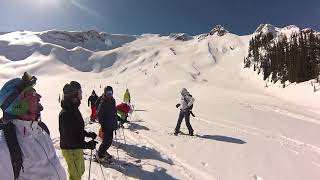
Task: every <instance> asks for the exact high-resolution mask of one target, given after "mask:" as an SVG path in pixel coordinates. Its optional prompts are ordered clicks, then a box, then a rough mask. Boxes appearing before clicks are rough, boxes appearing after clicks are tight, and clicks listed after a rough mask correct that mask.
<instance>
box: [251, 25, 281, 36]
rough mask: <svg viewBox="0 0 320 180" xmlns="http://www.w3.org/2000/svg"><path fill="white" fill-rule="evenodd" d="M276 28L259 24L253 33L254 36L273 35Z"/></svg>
mask: <svg viewBox="0 0 320 180" xmlns="http://www.w3.org/2000/svg"><path fill="white" fill-rule="evenodd" d="M275 32H276V27H274V26H273V25H272V24H260V25H259V26H258V28H257V29H256V30H255V31H254V33H255V34H259V33H273V34H275Z"/></svg>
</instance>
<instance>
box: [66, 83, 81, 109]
mask: <svg viewBox="0 0 320 180" xmlns="http://www.w3.org/2000/svg"><path fill="white" fill-rule="evenodd" d="M63 99H64V100H71V101H72V102H73V103H79V104H80V102H81V100H82V90H81V85H80V84H79V83H78V82H76V81H71V82H70V83H67V84H65V85H64V87H63Z"/></svg>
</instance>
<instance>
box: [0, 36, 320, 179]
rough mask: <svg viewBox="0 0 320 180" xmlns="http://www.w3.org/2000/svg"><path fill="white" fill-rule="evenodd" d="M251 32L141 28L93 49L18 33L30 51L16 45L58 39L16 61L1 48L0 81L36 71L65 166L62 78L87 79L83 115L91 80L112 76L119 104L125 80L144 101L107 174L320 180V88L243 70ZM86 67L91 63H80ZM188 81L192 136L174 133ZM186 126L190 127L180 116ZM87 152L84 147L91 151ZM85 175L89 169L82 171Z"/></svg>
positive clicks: (107, 81) (101, 82)
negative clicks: (191, 33) (178, 34)
mask: <svg viewBox="0 0 320 180" xmlns="http://www.w3.org/2000/svg"><path fill="white" fill-rule="evenodd" d="M251 36H252V35H248V36H237V35H235V34H232V33H226V34H224V35H223V36H219V35H218V34H213V35H206V36H201V37H202V38H201V39H199V38H197V37H195V38H193V39H191V40H188V41H179V40H174V38H170V37H161V36H158V35H142V36H139V37H138V38H137V39H136V40H134V41H131V42H129V43H126V44H123V45H122V46H121V47H117V48H115V49H112V50H108V51H97V52H96V51H91V50H89V49H90V48H88V49H87V48H86V49H84V48H81V47H75V48H73V49H68V48H64V47H62V46H60V45H55V44H49V43H44V42H43V41H42V40H41V39H40V40H39V39H37V40H34V41H31V40H30V42H28V43H25V42H22V41H21V42H20V44H23V43H25V44H24V45H21V46H16V47H15V48H16V51H15V52H17V53H16V54H17V55H16V56H22V55H24V54H23V53H26V52H25V51H22V50H20V49H19V47H21V48H22V49H23V48H26V49H28V44H31V47H33V46H35V45H34V44H36V43H38V44H39V47H41V46H43V45H44V44H45V45H48V46H50V48H51V47H53V48H52V49H51V50H50V52H49V53H39V52H41V50H39V48H38V51H35V52H33V53H32V55H29V56H27V58H26V59H23V60H19V58H17V59H18V60H19V61H17V60H14V59H10V58H12V56H13V55H12V56H8V55H6V56H4V55H3V54H1V53H0V54H1V55H2V56H1V57H0V60H1V66H0V68H1V72H0V82H1V84H3V83H4V82H5V81H7V80H8V79H10V78H13V77H17V76H20V75H21V74H22V73H23V72H24V71H30V72H31V73H33V74H35V75H36V76H37V77H38V79H39V82H38V83H37V85H36V89H37V90H38V91H39V92H40V93H41V95H42V99H41V101H42V104H43V105H44V107H45V109H44V111H43V113H42V118H43V120H44V121H45V122H46V123H48V124H49V127H50V130H51V133H52V138H53V142H54V143H55V147H56V148H57V152H58V153H59V155H60V158H61V161H62V162H63V163H64V167H66V164H65V162H64V160H63V158H62V156H61V153H60V151H59V131H58V121H57V118H58V114H59V111H60V105H59V103H58V98H59V94H60V96H61V92H62V87H63V85H64V84H65V83H66V82H69V81H71V80H77V81H79V82H80V83H81V85H82V88H83V102H82V105H81V107H80V108H81V112H82V113H83V116H84V118H85V119H86V121H88V119H89V115H90V114H89V112H90V110H89V108H88V106H87V102H86V100H87V98H88V97H89V95H90V93H91V91H92V90H93V89H95V90H96V91H97V92H98V94H99V95H100V94H101V93H102V91H103V87H104V86H106V85H112V86H113V88H114V96H115V99H116V100H117V102H118V103H120V102H121V101H122V96H123V93H124V91H125V89H126V88H127V87H128V88H129V89H130V92H131V95H132V101H133V102H132V103H133V104H134V105H135V108H136V109H139V110H145V111H136V112H134V113H133V114H132V116H131V117H130V121H131V123H129V124H128V125H126V129H124V131H122V130H120V131H118V132H117V139H116V140H117V142H118V143H114V146H112V148H111V149H110V153H111V154H112V155H113V156H114V157H116V160H115V165H111V166H106V167H104V166H103V168H102V170H103V172H104V175H105V177H106V179H199V180H200V179H201V180H202V179H210V180H211V179H223V180H234V179H237V180H238V179H239V180H248V179H252V180H255V179H264V180H268V179H275V180H278V179H279V180H282V179H290V180H300V179H308V180H309V179H310V180H316V179H318V178H319V177H320V174H319V168H320V143H319V141H318V138H317V137H319V135H320V134H319V133H320V131H319V128H320V127H319V125H320V119H319V115H320V109H319V106H318V105H319V104H317V102H319V100H320V97H319V93H313V92H312V89H310V91H309V90H308V87H309V86H310V85H309V84H307V83H302V84H299V85H296V86H291V87H289V88H286V89H282V88H277V87H272V88H264V82H263V81H262V80H260V79H259V78H260V77H258V76H257V75H256V74H255V73H252V72H251V71H249V70H243V69H242V68H243V57H244V56H245V55H246V53H247V50H248V42H249V39H250V38H251ZM1 38H3V37H1V36H0V39H1ZM1 42H4V45H3V46H1V48H0V51H1V50H2V52H5V53H6V52H7V51H5V50H3V48H5V47H7V46H8V44H7V45H6V44H5V43H7V42H9V44H10V43H12V44H14V43H13V42H14V40H13V39H8V38H7V39H4V38H3V39H2V41H1ZM19 53H21V54H19ZM26 54H28V53H26ZM70 57H71V58H70ZM66 62H67V63H66ZM86 67H91V68H88V69H87V70H88V71H92V72H80V71H77V70H75V69H81V70H83V69H85V68H86ZM90 69H91V70H90ZM96 72H99V73H96ZM182 87H186V88H187V89H188V90H189V91H190V92H191V94H192V95H193V97H194V98H195V99H196V101H195V106H194V110H193V111H194V113H195V115H196V118H192V119H191V124H192V125H193V128H194V129H195V134H196V136H195V137H189V136H186V135H179V136H173V135H172V132H173V130H174V128H175V125H176V120H177V116H178V113H179V110H178V109H176V108H175V104H176V103H178V102H179V101H180V93H179V92H180V90H181V88H182ZM293 97H294V98H293ZM86 128H87V129H88V130H95V131H97V130H98V128H99V127H98V124H90V125H89V124H88V125H87V126H86ZM181 131H182V132H184V133H188V132H187V129H186V127H185V125H184V123H183V124H182V128H181ZM123 135H125V136H123ZM118 144H120V147H119V149H118V153H117V148H116V147H117V146H116V145H118ZM89 154H90V151H87V150H86V158H87V159H88V158H89ZM117 154H119V159H118V155H117ZM86 167H87V168H88V167H89V161H88V160H87V161H86ZM91 173H92V174H91V177H92V178H93V179H99V180H100V179H103V175H102V173H101V169H100V166H99V164H97V163H93V164H92V171H91ZM87 177H88V169H86V172H85V176H84V177H83V179H87Z"/></svg>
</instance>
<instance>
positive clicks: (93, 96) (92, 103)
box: [88, 90, 99, 122]
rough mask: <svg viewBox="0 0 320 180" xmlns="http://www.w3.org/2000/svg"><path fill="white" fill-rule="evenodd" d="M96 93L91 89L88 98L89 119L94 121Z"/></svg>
mask: <svg viewBox="0 0 320 180" xmlns="http://www.w3.org/2000/svg"><path fill="white" fill-rule="evenodd" d="M98 98H99V97H98V95H97V94H96V92H95V91H94V90H93V91H92V94H91V96H90V97H89V98H88V107H90V106H91V115H90V121H92V122H95V121H96V118H97V107H96V104H95V103H96V101H97V100H98Z"/></svg>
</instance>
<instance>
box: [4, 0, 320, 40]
mask: <svg viewBox="0 0 320 180" xmlns="http://www.w3.org/2000/svg"><path fill="white" fill-rule="evenodd" d="M260 23H271V24H273V25H275V26H277V27H283V26H286V25H290V24H295V25H297V26H299V27H302V28H305V27H311V28H314V29H315V30H318V31H319V30H320V1H319V0H303V1H302V0H291V1H290V0H268V1H263V0H0V31H2V32H3V31H18V30H31V31H43V30H48V29H57V30H81V31H82V30H91V29H95V30H98V31H105V32H108V33H118V34H142V33H160V34H169V33H171V32H187V33H189V34H192V35H196V34H201V33H206V32H208V31H209V30H210V29H212V27H213V26H214V25H215V24H222V25H224V26H225V27H226V28H227V29H228V30H229V31H231V32H232V33H235V34H239V35H244V34H251V33H252V32H253V31H254V30H255V29H256V28H257V26H258V25H259V24H260Z"/></svg>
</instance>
